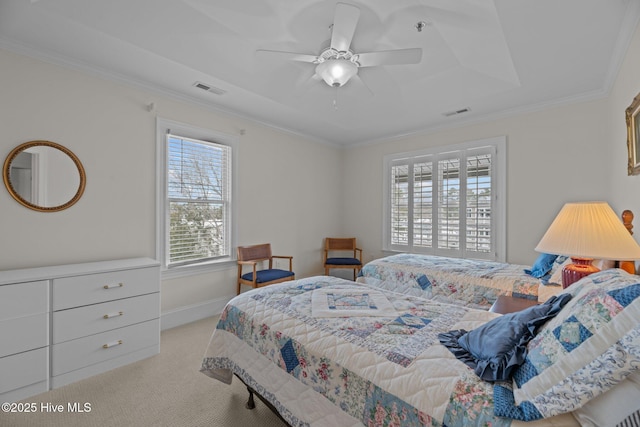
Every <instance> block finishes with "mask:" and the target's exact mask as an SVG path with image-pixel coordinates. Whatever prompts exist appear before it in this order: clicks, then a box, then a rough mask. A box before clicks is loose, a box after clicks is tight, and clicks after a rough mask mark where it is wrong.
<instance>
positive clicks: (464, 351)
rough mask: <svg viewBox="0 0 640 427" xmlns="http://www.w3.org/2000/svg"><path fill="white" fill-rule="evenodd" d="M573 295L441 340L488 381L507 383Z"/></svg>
mask: <svg viewBox="0 0 640 427" xmlns="http://www.w3.org/2000/svg"><path fill="white" fill-rule="evenodd" d="M570 299H571V294H568V293H566V294H561V295H557V296H553V297H551V298H549V299H548V300H547V301H546V302H545V303H544V304H540V305H535V306H533V307H529V308H527V309H525V310H522V311H518V312H516V313H510V314H505V315H504V316H501V317H496V318H495V319H493V320H491V321H489V322H488V323H485V324H484V325H482V326H480V327H479V328H476V329H474V330H472V331H469V332H467V331H465V330H464V329H458V330H455V331H450V332H445V333H442V334H438V339H439V340H440V342H441V343H442V345H444V346H445V347H447V348H448V349H449V351H451V353H453V355H454V356H456V358H457V359H459V360H460V361H462V362H464V363H465V364H466V365H467V366H469V367H470V368H472V369H473V370H474V372H475V373H476V375H478V376H479V377H480V378H482V379H483V380H485V381H489V382H494V381H505V380H508V379H510V378H511V376H512V375H513V373H514V372H515V370H516V369H518V367H520V365H522V364H523V363H524V362H525V357H526V355H527V348H526V347H527V343H528V342H529V341H531V339H532V338H533V337H534V336H535V334H536V330H537V329H538V327H539V326H541V325H542V324H543V323H545V322H546V321H547V320H549V319H551V318H552V317H554V316H555V315H556V314H558V312H559V311H560V310H561V309H562V307H564V305H565V304H566V303H567V302H569V300H570Z"/></svg>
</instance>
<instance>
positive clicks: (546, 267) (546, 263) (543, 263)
mask: <svg viewBox="0 0 640 427" xmlns="http://www.w3.org/2000/svg"><path fill="white" fill-rule="evenodd" d="M556 258H558V255H553V254H540V256H538V258H537V259H536V262H534V263H533V266H532V267H531V269H528V268H525V269H524V272H525V273H527V274H528V275H530V276H533V277H535V278H537V279H539V278H541V277H544V276H546V275H547V274H549V272H550V271H551V268H552V267H553V263H554V261H555V260H556Z"/></svg>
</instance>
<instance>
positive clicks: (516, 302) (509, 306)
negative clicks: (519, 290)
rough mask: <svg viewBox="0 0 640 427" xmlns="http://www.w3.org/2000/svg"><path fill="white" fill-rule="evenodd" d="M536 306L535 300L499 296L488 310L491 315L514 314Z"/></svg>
mask: <svg viewBox="0 0 640 427" xmlns="http://www.w3.org/2000/svg"><path fill="white" fill-rule="evenodd" d="M534 305H538V301H537V300H533V299H526V298H517V297H512V296H506V295H500V296H499V297H498V299H497V300H496V302H494V303H493V305H492V306H491V308H490V309H489V311H490V312H492V313H500V314H507V313H514V312H516V311H521V310H524V309H525V308H529V307H533V306H534Z"/></svg>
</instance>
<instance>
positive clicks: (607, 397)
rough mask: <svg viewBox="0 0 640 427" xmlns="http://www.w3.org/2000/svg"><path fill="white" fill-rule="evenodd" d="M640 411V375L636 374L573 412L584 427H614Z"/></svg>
mask: <svg viewBox="0 0 640 427" xmlns="http://www.w3.org/2000/svg"><path fill="white" fill-rule="evenodd" d="M639 410H640V373H639V372H637V371H636V372H635V373H633V374H631V375H629V376H628V377H627V379H626V380H624V381H622V382H621V383H620V384H618V385H617V386H615V387H613V388H612V389H611V390H609V391H607V392H605V393H603V394H601V395H600V396H598V397H596V398H595V399H592V400H590V401H589V403H587V404H585V405H583V406H582V407H581V408H579V409H576V410H575V411H573V417H574V418H575V419H576V420H577V421H578V422H579V423H580V425H581V426H582V427H614V426H615V425H617V424H618V423H620V422H622V421H623V420H624V419H625V418H626V417H628V416H629V415H630V414H632V413H634V412H636V411H639Z"/></svg>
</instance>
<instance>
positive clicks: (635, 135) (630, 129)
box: [625, 93, 640, 175]
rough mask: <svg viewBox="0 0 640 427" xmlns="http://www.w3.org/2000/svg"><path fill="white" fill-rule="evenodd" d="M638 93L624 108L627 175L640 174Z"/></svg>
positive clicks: (639, 101)
mask: <svg viewBox="0 0 640 427" xmlns="http://www.w3.org/2000/svg"><path fill="white" fill-rule="evenodd" d="M639 113H640V93H639V94H638V95H636V97H635V98H633V102H632V103H631V105H630V106H629V108H627V109H626V110H625V119H626V121H627V150H628V151H629V164H628V166H627V174H628V175H640V145H639V144H640V122H639V120H638V119H639V117H638V115H639Z"/></svg>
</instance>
